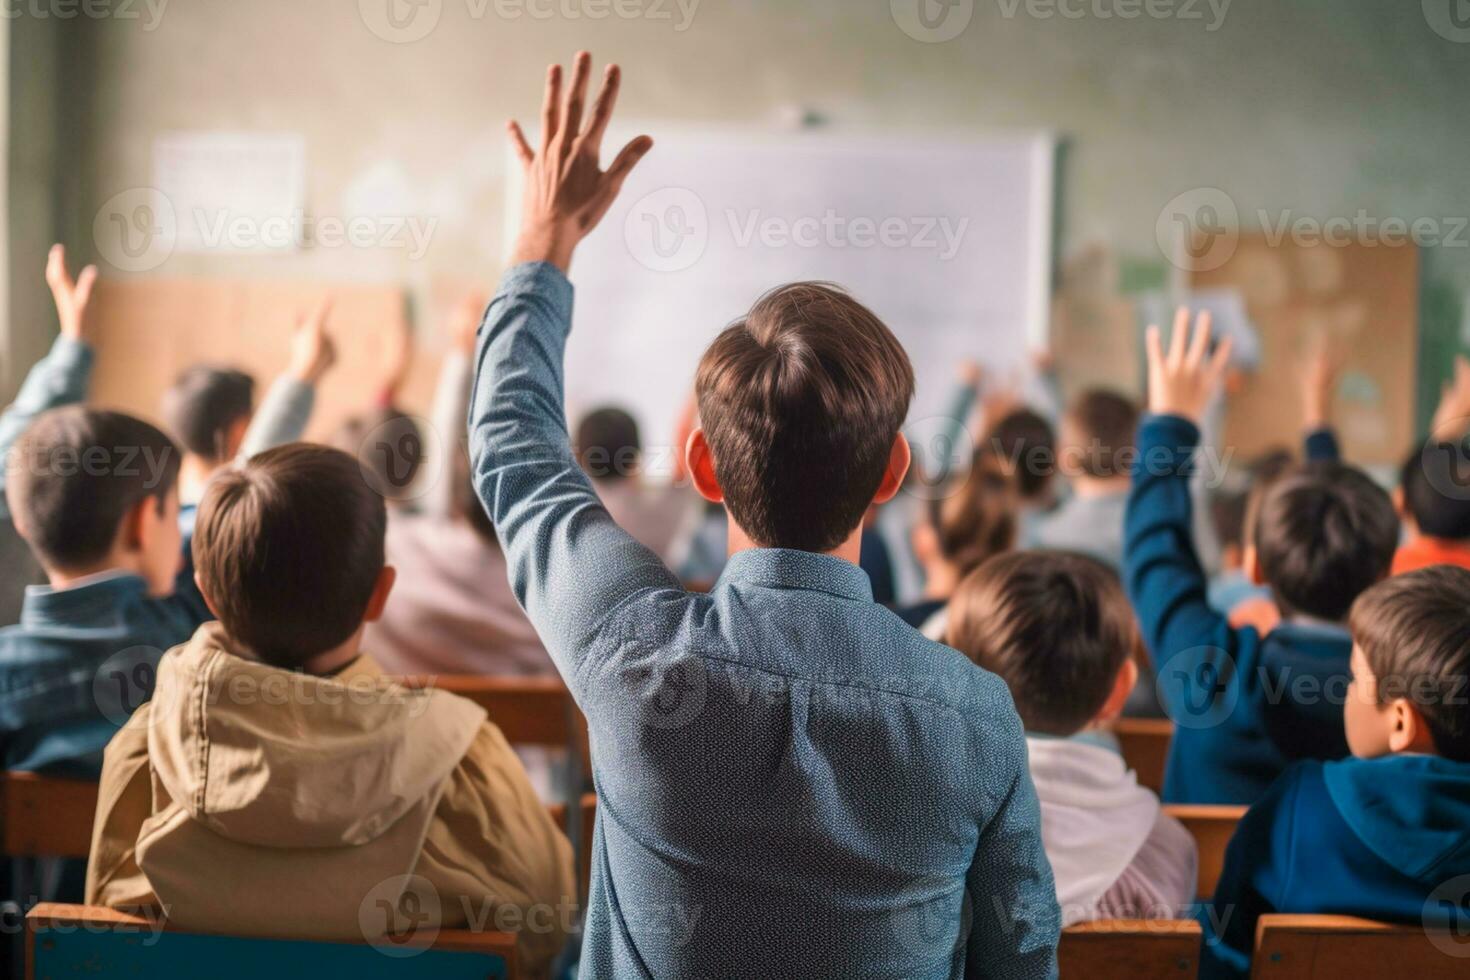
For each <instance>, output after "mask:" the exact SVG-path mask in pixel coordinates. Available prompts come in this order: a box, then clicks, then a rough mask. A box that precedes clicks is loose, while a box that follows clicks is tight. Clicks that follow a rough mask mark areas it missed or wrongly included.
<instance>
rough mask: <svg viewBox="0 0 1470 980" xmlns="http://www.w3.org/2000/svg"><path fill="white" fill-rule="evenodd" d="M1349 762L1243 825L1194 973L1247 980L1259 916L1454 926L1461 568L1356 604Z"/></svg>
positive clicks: (1275, 797)
mask: <svg viewBox="0 0 1470 980" xmlns="http://www.w3.org/2000/svg"><path fill="white" fill-rule="evenodd" d="M1349 623H1350V626H1351V629H1352V634H1353V641H1354V644H1353V654H1352V674H1353V679H1352V684H1351V686H1350V687H1349V689H1348V697H1347V704H1346V706H1345V708H1344V712H1343V716H1344V727H1345V728H1346V730H1347V741H1348V745H1349V747H1350V748H1351V749H1352V753H1353V756H1352V758H1349V759H1343V760H1340V761H1337V762H1326V763H1323V762H1315V761H1313V762H1303V763H1301V764H1299V765H1297V766H1294V767H1293V768H1291V769H1290V770H1288V771H1287V772H1286V773H1285V774H1284V775H1283V776H1282V777H1281V778H1280V779H1278V780H1277V781H1276V783H1275V784H1274V785H1273V786H1272V787H1271V789H1270V790H1269V791H1268V792H1267V793H1266V795H1265V796H1264V797H1263V798H1262V799H1261V800H1260V802H1258V803H1257V804H1256V805H1255V806H1253V807H1252V808H1251V809H1250V811H1249V812H1248V813H1247V814H1246V816H1245V819H1244V820H1243V821H1241V824H1240V827H1239V829H1238V830H1237V831H1236V833H1235V836H1234V838H1232V839H1231V841H1230V847H1229V849H1228V850H1227V851H1226V855H1225V867H1224V871H1223V872H1222V874H1221V876H1220V882H1219V885H1218V887H1217V889H1216V891H1215V898H1214V901H1213V902H1212V903H1211V904H1210V906H1208V907H1207V908H1206V909H1205V912H1206V913H1207V914H1206V915H1204V916H1203V918H1204V919H1205V922H1204V927H1205V940H1206V941H1205V944H1204V958H1203V962H1202V964H1201V970H1200V976H1201V977H1205V978H1211V977H1244V976H1246V974H1247V973H1248V971H1249V969H1250V951H1251V946H1252V941H1253V939H1254V936H1255V931H1256V923H1257V920H1258V919H1259V918H1260V917H1261V916H1262V915H1267V914H1271V913H1278V912H1281V913H1303V914H1338V915H1356V916H1363V917H1366V918H1372V919H1385V920H1390V921H1398V922H1422V923H1423V925H1424V927H1425V928H1426V929H1451V930H1457V934H1458V933H1461V932H1463V928H1464V919H1465V918H1466V915H1465V911H1464V902H1465V896H1466V894H1467V893H1470V707H1467V698H1470V692H1467V679H1470V570H1466V569H1464V568H1460V567H1458V566H1453V565H1434V566H1431V567H1429V568H1424V569H1421V570H1419V571H1415V572H1409V573H1407V574H1404V575H1398V576H1395V577H1393V578H1390V579H1387V580H1385V581H1383V582H1381V583H1379V584H1378V585H1375V586H1373V587H1372V588H1370V589H1369V590H1367V591H1366V592H1364V593H1363V594H1362V596H1360V597H1359V598H1358V600H1357V601H1356V602H1355V603H1354V604H1353V609H1352V613H1351V616H1350V618H1349Z"/></svg>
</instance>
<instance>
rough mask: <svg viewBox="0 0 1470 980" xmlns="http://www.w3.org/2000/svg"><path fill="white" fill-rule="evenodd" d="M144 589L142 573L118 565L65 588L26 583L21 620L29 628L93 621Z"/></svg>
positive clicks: (137, 595) (141, 593)
mask: <svg viewBox="0 0 1470 980" xmlns="http://www.w3.org/2000/svg"><path fill="white" fill-rule="evenodd" d="M147 589H148V584H147V583H146V582H144V581H143V578H142V576H140V575H135V574H134V573H132V572H126V571H123V570H122V569H119V568H114V569H109V570H108V571H105V572H98V573H97V574H96V575H88V576H86V577H85V578H82V579H79V580H77V581H76V582H74V583H73V584H72V585H69V586H67V587H66V588H64V589H55V588H52V587H51V586H49V585H29V586H26V594H25V601H24V603H22V605H21V610H20V622H21V625H23V626H25V627H27V628H30V629H44V628H46V627H50V626H76V625H81V624H85V623H89V622H94V621H96V620H98V619H100V618H102V617H104V616H109V615H111V614H112V613H113V611H114V610H116V609H117V607H118V606H119V605H120V604H121V603H123V602H126V601H128V600H130V599H134V598H141V597H142V595H143V594H144V593H145V592H147Z"/></svg>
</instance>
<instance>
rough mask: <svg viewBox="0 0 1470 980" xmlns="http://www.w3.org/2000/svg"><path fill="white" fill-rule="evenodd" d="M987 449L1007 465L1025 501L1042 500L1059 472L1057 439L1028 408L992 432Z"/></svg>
mask: <svg viewBox="0 0 1470 980" xmlns="http://www.w3.org/2000/svg"><path fill="white" fill-rule="evenodd" d="M986 448H987V449H989V450H991V451H992V452H994V453H995V454H996V455H997V456H998V457H999V458H1000V459H1002V460H1004V461H1005V462H1006V465H1007V467H1008V468H1009V469H1010V470H1011V475H1012V479H1014V480H1015V484H1016V491H1017V492H1018V493H1019V494H1020V495H1021V499H1023V500H1031V501H1034V500H1037V499H1039V498H1041V497H1042V496H1043V495H1044V494H1045V492H1046V489H1047V487H1048V486H1050V485H1051V479H1052V476H1053V474H1055V472H1056V458H1057V437H1056V433H1055V432H1053V431H1052V427H1051V423H1050V422H1048V421H1047V420H1046V419H1045V418H1043V417H1042V416H1041V415H1040V414H1038V413H1037V412H1033V411H1032V410H1031V409H1029V408H1023V409H1019V410H1017V411H1014V412H1011V413H1010V414H1009V415H1007V416H1006V417H1005V418H1003V419H1001V420H1000V421H999V422H997V423H996V424H995V426H994V427H993V428H992V429H991V430H990V437H989V439H988V440H987V441H986Z"/></svg>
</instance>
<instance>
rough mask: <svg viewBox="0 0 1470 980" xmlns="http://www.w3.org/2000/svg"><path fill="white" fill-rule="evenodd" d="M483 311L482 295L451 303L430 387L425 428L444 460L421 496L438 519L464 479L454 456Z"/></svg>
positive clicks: (467, 406) (459, 446) (466, 405)
mask: <svg viewBox="0 0 1470 980" xmlns="http://www.w3.org/2000/svg"><path fill="white" fill-rule="evenodd" d="M484 312H485V295H484V294H483V293H480V292H470V293H466V294H465V295H464V296H463V297H461V299H460V301H459V302H458V303H456V304H455V307H454V310H453V312H452V313H451V314H450V317H449V350H448V351H447V352H446V353H445V355H444V361H443V362H442V363H441V364H440V365H439V381H438V383H437V384H436V385H435V386H434V403H433V405H432V407H431V408H430V409H429V425H430V426H431V427H432V428H433V430H434V432H435V433H437V434H438V436H439V439H438V443H439V450H440V452H442V453H443V454H444V460H443V463H442V465H441V467H440V470H439V476H438V479H436V480H434V482H433V485H432V486H430V488H429V492H428V493H427V494H425V495H424V506H425V508H426V509H427V510H428V512H429V513H431V514H435V515H438V516H440V517H445V516H448V515H449V514H451V513H452V512H453V511H454V501H455V499H456V498H455V494H456V490H457V488H456V487H455V486H454V485H453V481H455V480H459V479H463V478H464V476H463V473H464V471H463V470H462V469H461V468H459V467H457V466H456V465H455V462H456V457H457V456H458V454H460V453H463V452H464V451H465V445H464V420H465V416H466V415H468V414H469V411H470V383H471V381H472V380H473V374H472V369H473V367H474V356H475V334H476V333H477V332H478V328H479V326H480V317H481V315H482V314H483V313H484Z"/></svg>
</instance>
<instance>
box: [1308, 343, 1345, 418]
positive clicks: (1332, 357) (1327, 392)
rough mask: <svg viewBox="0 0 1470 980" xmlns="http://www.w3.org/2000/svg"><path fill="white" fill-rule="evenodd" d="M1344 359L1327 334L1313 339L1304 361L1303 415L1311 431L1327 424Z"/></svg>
mask: <svg viewBox="0 0 1470 980" xmlns="http://www.w3.org/2000/svg"><path fill="white" fill-rule="evenodd" d="M1341 373H1342V358H1341V356H1340V353H1339V352H1338V351H1336V350H1334V349H1333V347H1332V344H1331V343H1329V342H1328V339H1327V334H1326V333H1318V334H1316V335H1315V336H1314V337H1312V339H1311V341H1310V343H1309V345H1308V347H1307V353H1306V356H1305V357H1304V358H1303V360H1302V416H1303V419H1304V421H1305V423H1306V427H1307V428H1308V429H1320V428H1322V427H1323V426H1325V425H1327V422H1328V416H1329V414H1330V408H1331V406H1332V393H1333V392H1334V391H1336V390H1337V378H1338V375H1339V374H1341Z"/></svg>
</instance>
